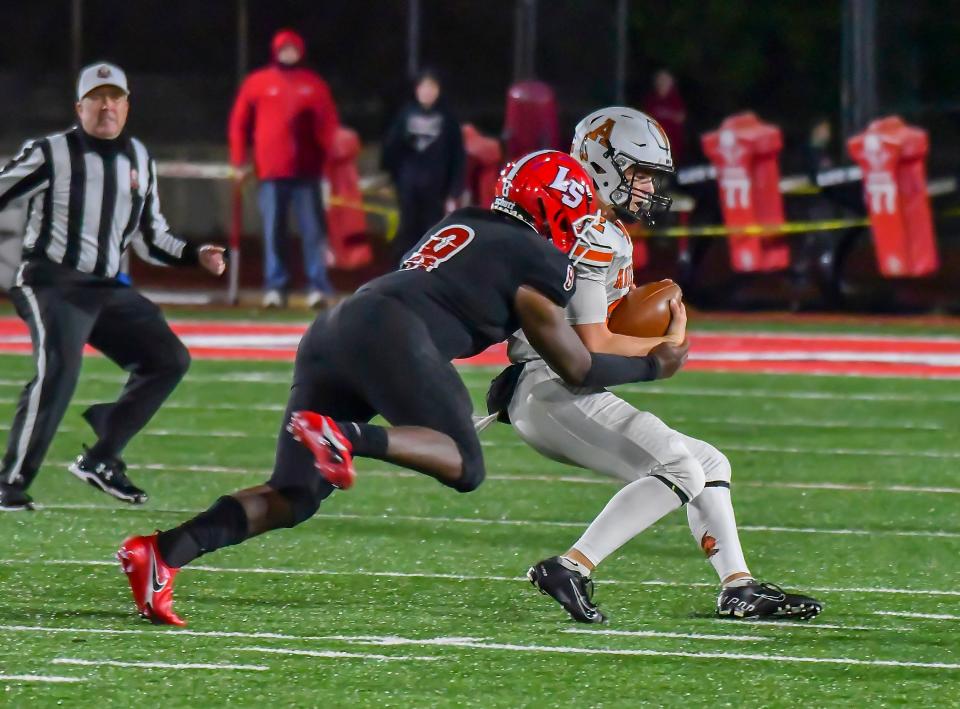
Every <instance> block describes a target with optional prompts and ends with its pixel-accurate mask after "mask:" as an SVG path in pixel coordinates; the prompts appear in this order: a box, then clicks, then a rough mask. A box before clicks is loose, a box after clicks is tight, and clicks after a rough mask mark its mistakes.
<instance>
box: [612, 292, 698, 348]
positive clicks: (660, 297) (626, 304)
mask: <svg viewBox="0 0 960 709" xmlns="http://www.w3.org/2000/svg"><path fill="white" fill-rule="evenodd" d="M682 297H683V292H682V291H681V290H680V286H678V285H677V284H676V283H674V282H673V281H671V280H670V279H669V278H665V279H663V280H662V281H654V282H652V283H644V284H643V285H642V286H637V287H636V288H634V289H633V290H632V291H630V292H629V293H627V295H626V296H625V297H624V298H623V299H622V300H621V301H620V303H619V304H617V306H616V307H615V308H614V309H613V312H612V313H610V318H609V321H608V323H607V326H608V327H609V328H610V332H615V333H617V334H618V335H630V336H631V337H662V336H663V335H665V334H666V332H667V327H669V325H670V301H671V300H672V299H674V298H682Z"/></svg>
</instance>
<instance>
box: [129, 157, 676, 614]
mask: <svg viewBox="0 0 960 709" xmlns="http://www.w3.org/2000/svg"><path fill="white" fill-rule="evenodd" d="M592 206H593V192H592V188H591V183H590V179H589V178H588V177H587V175H586V173H585V172H584V171H583V168H582V167H580V165H579V164H578V163H577V161H576V160H574V159H573V158H571V157H570V156H569V155H566V154H564V153H560V152H557V151H540V152H537V153H531V154H530V155H527V156H525V157H523V158H521V159H520V160H518V161H517V162H516V163H515V164H512V165H509V166H507V168H505V169H504V171H503V172H502V173H501V177H500V181H499V182H498V184H497V197H496V199H495V201H494V203H493V205H492V208H491V209H489V210H486V209H477V208H466V209H460V210H457V211H455V212H453V213H452V214H450V215H449V216H448V217H447V218H446V219H444V220H443V221H441V222H440V223H439V224H437V225H436V226H435V227H433V228H432V229H431V230H430V231H429V232H428V233H427V234H426V235H425V236H424V237H423V239H421V241H420V243H419V244H417V246H416V247H415V248H414V249H413V250H412V251H411V252H410V253H409V254H408V256H407V257H406V259H405V260H404V262H403V264H402V266H401V268H400V270H398V271H395V272H393V273H390V274H387V275H385V276H382V277H380V278H377V279H376V280H374V281H372V282H371V283H369V284H367V285H366V286H364V287H363V288H361V289H360V290H359V291H357V292H356V293H355V294H354V295H353V296H351V297H350V298H348V299H347V300H345V301H344V302H343V303H341V304H340V305H339V306H337V307H336V308H334V309H333V310H332V311H329V312H327V313H323V314H321V315H320V316H318V317H317V319H316V320H315V321H314V322H313V324H312V325H311V326H310V328H309V329H308V330H307V332H306V333H305V334H304V336H303V339H302V340H301V342H300V347H299V349H298V351H297V358H296V364H295V367H294V374H293V386H292V388H291V391H290V399H289V402H288V404H287V410H286V413H285V414H284V418H283V424H282V427H281V430H280V435H279V440H278V443H277V453H276V460H275V464H274V469H273V475H272V476H271V478H270V479H269V480H268V481H267V482H266V483H265V484H263V485H258V486H256V487H252V488H247V489H245V490H240V491H238V492H235V493H233V494H231V495H227V496H224V497H221V498H220V499H219V500H217V501H216V502H215V503H214V504H213V505H212V506H211V507H210V508H209V509H208V510H206V511H205V512H202V513H201V514H199V515H197V516H196V517H194V518H193V519H191V520H188V521H187V522H185V523H184V524H182V525H180V526H179V527H175V528H173V529H170V530H167V531H162V532H158V533H156V534H153V535H150V536H136V537H131V538H129V539H127V540H126V541H125V542H124V543H123V545H122V546H121V547H120V550H119V552H118V558H119V559H120V562H121V565H122V567H123V570H124V572H125V573H126V574H127V577H128V580H129V582H130V586H131V589H132V591H133V596H134V600H135V602H136V605H137V609H138V611H139V612H140V614H141V615H142V616H143V617H145V618H148V619H150V620H151V621H153V622H154V623H167V624H174V625H184V621H183V620H182V619H181V618H180V617H179V616H177V615H176V614H175V613H174V612H173V607H172V603H173V580H174V576H175V575H176V573H177V572H178V570H179V568H180V567H182V566H183V565H184V564H187V563H189V562H191V561H193V560H194V559H196V558H197V557H199V556H201V555H202V554H206V553H208V552H211V551H214V550H216V549H220V548H222V547H225V546H230V545H233V544H239V543H240V542H242V541H244V540H246V539H249V538H250V537H254V536H257V535H259V534H262V533H264V532H267V531H270V530H272V529H277V528H280V527H293V526H294V525H297V524H300V523H301V522H303V521H305V520H307V519H309V518H310V517H311V516H312V515H313V514H314V513H316V511H317V509H318V508H319V506H320V503H321V502H322V501H323V500H324V499H325V498H326V497H327V496H329V495H330V493H331V492H333V490H334V489H336V488H348V487H350V485H351V484H352V483H353V479H354V475H355V474H354V469H353V463H352V458H353V456H363V457H369V458H378V459H380V460H385V461H389V462H391V463H395V464H397V465H402V466H405V467H407V468H411V469H413V470H417V471H419V472H422V473H425V474H426V475H430V476H432V477H434V478H436V479H437V480H438V481H440V482H441V483H443V484H444V485H447V486H449V487H452V488H454V489H455V490H458V491H460V492H469V491H471V490H474V489H476V487H477V486H478V485H480V483H481V482H483V478H484V464H483V456H482V454H481V449H480V441H479V439H478V437H477V434H476V431H475V430H474V426H473V420H472V413H473V406H472V404H471V401H470V396H469V394H468V392H467V389H466V387H465V386H464V384H463V382H462V381H461V379H460V377H459V375H458V374H457V372H456V370H455V369H454V367H453V365H452V364H451V360H453V359H457V358H461V357H470V356H472V355H475V354H477V353H479V352H481V351H483V350H484V349H486V348H487V347H488V346H490V345H492V344H494V343H497V342H500V341H502V340H504V339H506V337H507V336H508V335H510V334H511V333H513V332H515V331H516V330H517V329H522V330H523V331H524V333H525V334H526V336H527V338H528V339H529V341H530V344H531V345H532V346H533V347H534V348H535V349H536V350H537V352H539V353H540V354H541V355H542V356H543V358H544V360H545V361H546V362H547V363H548V364H549V365H550V367H551V368H552V369H553V370H554V371H555V372H557V374H559V375H560V376H561V377H562V378H563V379H564V381H567V382H569V383H570V384H572V385H575V386H612V385H615V384H623V383H627V382H634V381H649V380H652V379H659V378H665V377H669V376H671V375H672V374H673V373H674V372H676V371H677V370H678V369H679V368H680V367H681V366H682V364H683V362H684V360H685V359H686V353H687V346H686V343H684V344H683V345H680V346H677V345H675V344H670V343H665V344H663V345H660V346H658V347H656V348H655V349H653V350H652V351H651V352H650V354H649V355H646V356H644V357H622V356H619V355H608V354H593V355H591V353H590V352H589V351H588V350H587V349H586V348H585V347H584V345H583V343H582V342H581V341H580V338H579V337H577V335H576V333H575V332H574V331H573V329H572V328H571V327H570V325H568V324H567V322H566V318H565V315H564V306H565V305H566V304H567V302H568V301H569V299H570V296H571V294H572V293H573V290H574V288H575V275H574V270H573V268H572V266H571V263H570V261H569V259H568V258H567V254H568V253H569V252H570V250H571V249H572V248H573V245H574V241H575V238H576V237H575V231H574V224H575V222H577V220H579V219H582V218H584V217H585V216H586V215H588V214H589V213H590V211H591V208H592ZM427 382H429V386H426V385H425V384H426V383H427ZM376 414H380V415H382V416H383V417H384V418H385V419H386V420H387V421H388V422H389V423H390V424H391V425H390V426H389V427H384V426H376V425H372V424H370V423H368V422H369V421H370V419H372V418H373V417H374V416H375V415H376Z"/></svg>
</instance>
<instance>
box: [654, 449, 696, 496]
mask: <svg viewBox="0 0 960 709" xmlns="http://www.w3.org/2000/svg"><path fill="white" fill-rule="evenodd" d="M652 474H653V476H654V477H655V478H658V479H659V480H661V481H662V482H663V483H664V484H665V485H666V486H667V487H669V488H670V489H671V490H673V491H674V492H675V493H677V497H679V498H680V501H681V502H682V503H683V504H686V503H687V502H689V501H690V500H692V499H693V498H695V497H696V496H697V495H699V494H700V493H701V492H703V486H704V485H705V484H706V481H707V479H706V475H704V472H703V466H701V465H700V463H699V462H698V461H697V459H696V458H694V457H693V456H692V455H691V454H690V453H684V454H683V455H679V456H677V457H676V458H675V459H674V460H672V461H670V462H668V463H665V464H662V465H658V466H657V467H656V468H654V469H653V471H652Z"/></svg>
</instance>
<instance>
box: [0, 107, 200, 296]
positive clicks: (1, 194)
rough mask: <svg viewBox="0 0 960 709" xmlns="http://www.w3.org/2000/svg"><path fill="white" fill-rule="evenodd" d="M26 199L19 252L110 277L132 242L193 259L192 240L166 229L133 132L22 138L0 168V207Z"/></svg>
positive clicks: (160, 259)
mask: <svg viewBox="0 0 960 709" xmlns="http://www.w3.org/2000/svg"><path fill="white" fill-rule="evenodd" d="M18 198H20V199H27V200H29V201H28V204H27V228H26V232H25V234H24V239H23V260H24V261H25V262H27V261H31V260H43V259H46V260H49V261H53V262H54V263H58V264H62V265H64V266H67V267H69V268H73V269H76V270H77V271H80V272H82V273H89V274H93V275H96V276H103V277H106V278H113V277H115V276H116V275H117V273H118V271H119V270H120V256H121V254H122V253H123V252H124V250H125V249H126V248H127V247H128V246H133V248H134V250H135V251H136V252H137V254H138V255H139V256H141V257H142V258H144V259H145V260H146V261H149V262H151V263H156V264H160V265H174V264H189V263H196V261H197V252H196V247H195V246H193V245H192V244H190V243H189V242H186V241H184V240H183V239H180V238H178V237H177V236H174V235H173V234H171V233H170V228H169V226H168V225H167V221H166V219H164V217H163V214H162V213H161V212H160V197H159V195H158V194H157V168H156V164H155V163H154V161H153V160H152V159H151V158H150V154H149V153H148V152H147V149H146V148H145V147H144V145H143V143H141V142H140V141H139V140H137V139H136V138H131V137H126V136H120V137H119V138H116V139H115V140H102V139H99V138H94V137H93V136H90V135H88V134H86V133H85V132H84V131H83V130H82V129H81V128H80V127H79V126H75V127H74V128H72V129H70V130H68V131H65V132H63V133H56V134H54V135H49V136H47V137H45V138H39V139H37V140H31V141H28V142H27V143H26V144H25V145H24V146H23V148H22V149H21V150H20V154H19V155H17V156H16V157H15V158H14V159H13V160H11V161H10V162H9V163H7V164H6V165H5V166H4V167H3V169H0V210H3V209H4V208H5V207H6V206H7V204H8V203H9V202H11V201H12V200H14V199H18Z"/></svg>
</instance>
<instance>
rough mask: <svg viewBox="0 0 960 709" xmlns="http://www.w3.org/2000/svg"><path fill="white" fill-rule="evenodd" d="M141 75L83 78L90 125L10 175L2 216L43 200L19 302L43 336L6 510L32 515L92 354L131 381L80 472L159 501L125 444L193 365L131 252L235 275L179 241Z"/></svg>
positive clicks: (22, 413)
mask: <svg viewBox="0 0 960 709" xmlns="http://www.w3.org/2000/svg"><path fill="white" fill-rule="evenodd" d="M128 97H129V91H128V89H127V77H126V75H125V74H124V73H123V71H122V70H121V69H120V68H119V67H117V66H114V65H113V64H107V63H98V64H93V65H91V66H88V67H86V68H84V69H83V71H82V72H81V73H80V78H79V81H78V84H77V104H76V111H77V117H78V124H77V125H76V126H74V127H73V128H71V129H69V130H67V131H65V132H63V133H56V134H54V135H49V136H47V137H45V138H38V139H36V140H31V141H28V142H27V143H26V144H25V145H24V147H23V149H22V150H21V151H20V154H19V155H17V157H15V158H14V159H13V160H12V161H11V162H9V163H8V164H7V165H6V166H4V167H3V169H0V211H2V210H3V209H5V208H6V206H7V205H8V204H9V203H10V202H11V201H12V200H14V199H18V198H20V199H27V200H29V203H28V208H27V227H26V233H25V235H24V240H23V262H22V264H21V266H20V268H19V270H18V271H17V275H16V281H15V285H14V287H13V288H12V289H11V290H10V297H11V299H12V300H13V304H14V306H15V307H16V309H17V314H18V315H19V316H20V317H21V318H22V319H23V320H24V321H25V322H26V323H27V325H28V327H29V328H30V338H31V340H32V341H33V354H34V358H35V362H36V376H34V378H33V379H32V380H31V381H30V382H29V383H28V384H27V385H26V387H24V389H23V392H22V393H21V395H20V401H19V403H18V404H17V410H16V413H15V414H14V418H13V424H12V425H11V427H10V434H9V440H8V441H7V449H6V454H5V455H4V457H3V462H2V465H0V511H3V510H23V509H32V500H31V498H30V496H29V495H28V494H27V492H26V491H27V488H28V487H29V486H30V483H31V482H33V479H34V477H36V475H37V472H38V470H39V468H40V464H41V463H42V462H43V457H44V455H45V454H46V452H47V449H48V448H49V446H50V442H51V441H52V440H53V436H54V434H55V433H56V431H57V427H58V426H59V424H60V421H61V419H62V418H63V415H64V413H65V411H66V409H67V405H68V404H69V403H70V398H71V397H72V395H73V392H74V389H75V388H76V385H77V378H78V376H79V374H80V362H81V358H82V354H83V347H84V345H85V344H90V345H92V346H93V347H95V348H96V349H98V350H100V351H101V352H102V353H103V354H105V355H106V356H107V357H109V358H110V359H111V360H113V361H114V362H116V363H117V364H118V365H119V366H120V367H122V368H123V369H124V370H126V371H127V372H129V373H130V376H129V378H128V379H127V382H126V385H125V386H124V388H123V391H122V392H121V393H120V397H119V398H118V399H117V401H115V402H113V403H112V404H94V405H93V406H91V407H90V408H88V409H87V410H86V411H85V412H84V414H83V416H84V418H85V419H86V420H87V422H88V423H89V424H90V426H91V428H93V431H94V433H95V434H96V436H97V440H96V443H94V445H93V446H92V447H90V448H85V450H84V453H83V454H82V455H80V456H79V457H78V458H77V459H76V461H75V462H74V463H73V464H71V465H70V466H69V471H70V472H71V473H73V474H74V475H75V476H77V477H78V478H80V479H81V480H86V481H87V482H89V483H90V484H91V485H94V486H95V487H97V488H99V489H100V490H103V491H104V492H106V493H108V494H110V495H113V496H114V497H116V498H118V499H120V500H123V501H125V502H130V503H134V504H141V503H143V502H145V501H146V499H147V494H146V493H145V492H144V491H143V490H141V489H140V488H138V487H136V486H135V485H134V484H133V483H132V482H131V481H130V480H129V478H127V476H126V472H125V469H126V466H125V464H124V463H123V461H122V460H121V459H120V454H121V452H122V451H123V449H124V447H125V446H126V445H127V443H128V442H129V441H130V439H131V438H133V436H134V435H136V433H137V432H138V431H139V430H140V429H142V428H143V427H144V426H145V425H146V423H147V422H148V421H149V420H150V418H151V417H152V416H153V414H154V413H156V411H157V410H158V409H159V408H160V405H161V404H162V403H163V402H164V400H165V399H166V398H167V396H169V395H170V393H171V392H172V391H173V389H174V388H175V387H176V386H177V383H178V382H179V381H180V379H181V378H182V377H183V375H184V374H185V373H186V371H187V368H188V366H189V365H190V356H189V354H188V353H187V349H186V348H185V347H184V345H183V343H182V342H180V340H179V339H177V336H176V335H174V334H173V332H172V331H171V330H170V327H169V326H168V325H167V323H166V321H165V320H164V318H163V315H162V314H161V312H160V309H159V308H158V307H157V306H156V305H154V304H153V303H152V302H150V301H149V300H147V299H146V298H145V297H143V296H142V295H140V294H139V293H137V292H136V291H134V290H133V289H132V288H130V287H128V286H127V285H125V284H124V283H123V282H122V281H121V280H118V278H117V274H118V272H119V270H120V257H121V255H122V254H123V252H124V250H125V249H126V248H127V247H128V246H133V248H134V250H135V251H136V252H137V253H138V254H139V255H140V256H141V257H142V258H144V259H145V260H147V261H149V262H151V263H156V264H160V265H190V264H200V265H201V266H202V267H203V268H205V269H206V270H207V271H209V272H210V273H213V274H215V275H220V274H222V273H223V272H224V270H225V262H224V255H223V249H222V248H220V247H218V246H212V245H204V246H199V247H198V246H196V245H193V244H190V243H187V242H185V241H183V240H182V239H179V238H178V237H176V236H174V235H173V234H171V233H170V229H169V227H168V226H167V222H166V220H165V219H164V218H163V215H162V214H161V213H160V199H159V196H158V194H157V173H156V165H155V163H154V162H153V160H152V159H151V158H150V155H149V153H148V152H147V149H146V148H145V147H144V145H143V143H141V142H140V141H139V140H137V139H136V138H133V137H130V136H128V135H126V134H125V133H124V132H123V128H124V125H125V124H126V121H127V112H128V111H129V108H130V104H129V101H128Z"/></svg>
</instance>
